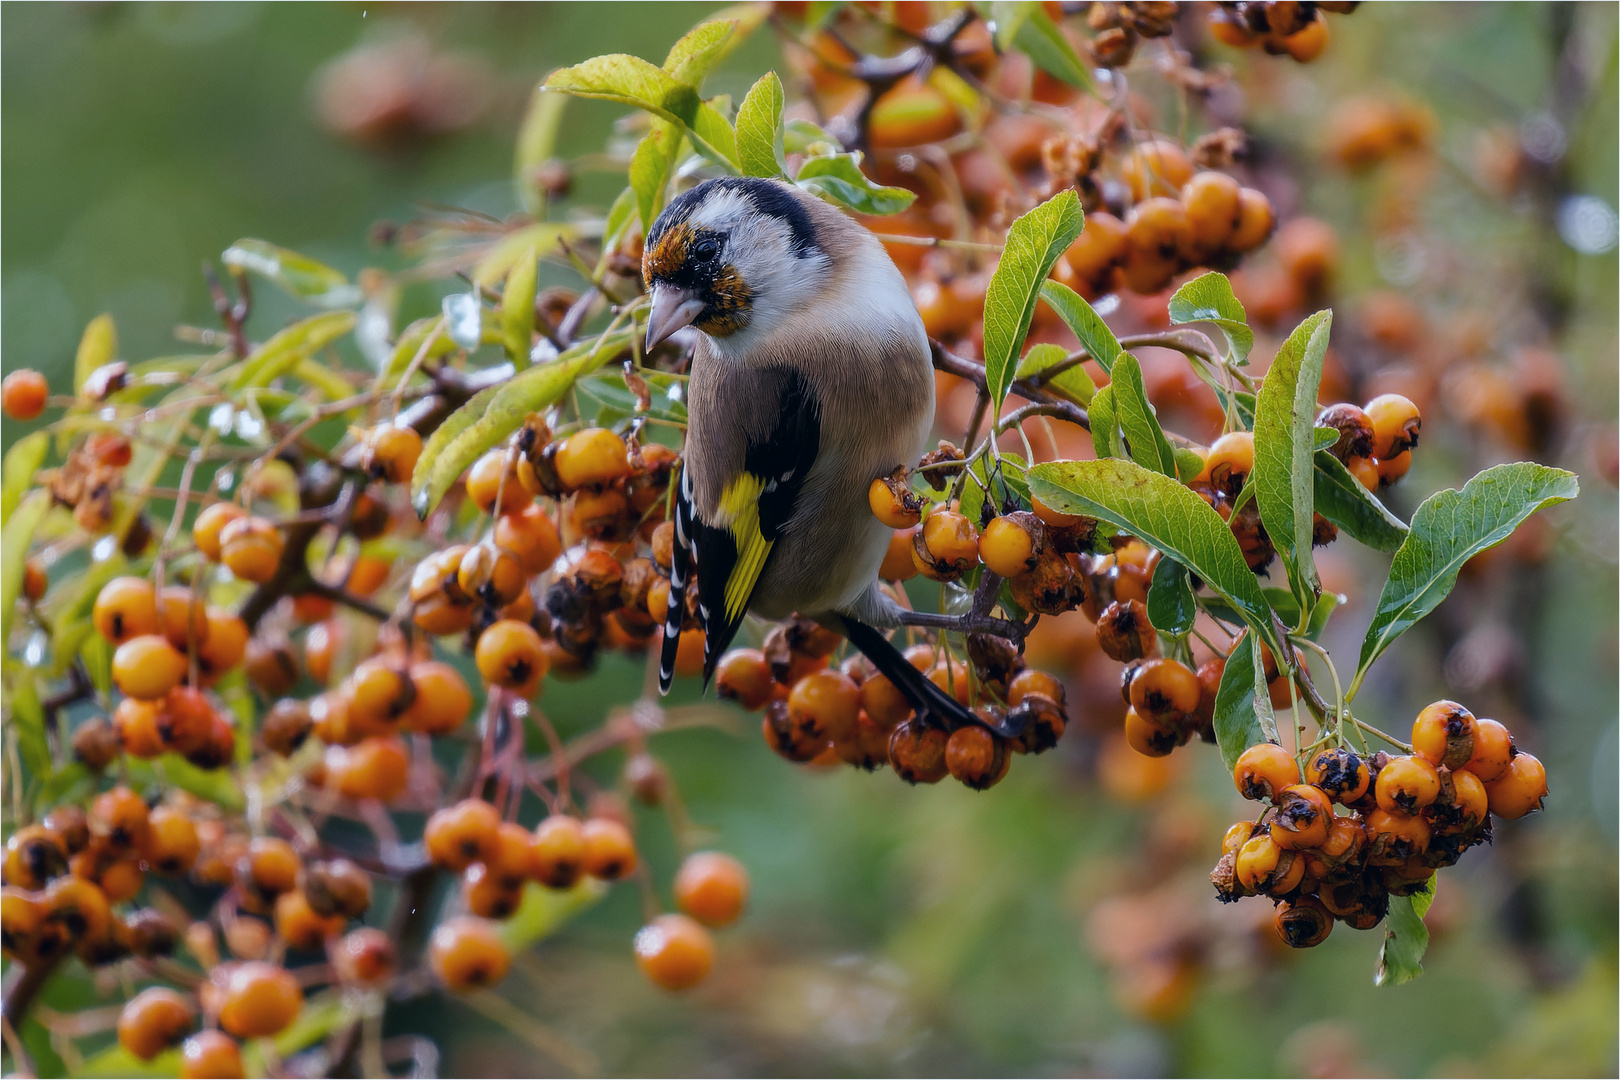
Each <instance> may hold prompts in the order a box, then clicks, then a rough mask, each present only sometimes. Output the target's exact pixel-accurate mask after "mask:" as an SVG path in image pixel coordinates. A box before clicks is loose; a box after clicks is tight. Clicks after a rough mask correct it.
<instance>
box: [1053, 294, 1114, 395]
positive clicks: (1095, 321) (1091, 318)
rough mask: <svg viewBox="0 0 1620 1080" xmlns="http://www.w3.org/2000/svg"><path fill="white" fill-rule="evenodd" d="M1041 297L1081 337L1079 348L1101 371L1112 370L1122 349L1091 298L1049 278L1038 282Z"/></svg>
mask: <svg viewBox="0 0 1620 1080" xmlns="http://www.w3.org/2000/svg"><path fill="white" fill-rule="evenodd" d="M1041 299H1042V300H1045V301H1046V303H1047V304H1048V306H1050V307H1051V309H1052V310H1053V311H1055V312H1057V313H1058V317H1059V318H1061V319H1062V320H1063V321H1064V322H1065V323H1066V324H1068V327H1069V329H1070V330H1072V331H1073V332H1074V336H1075V337H1077V338H1079V339H1080V347H1081V348H1082V349H1084V350H1086V353H1087V354H1088V355H1090V357H1091V358H1092V359H1093V360H1095V361H1097V366H1098V367H1100V368H1102V369H1103V372H1104V374H1109V373H1111V372H1112V371H1113V370H1114V360H1115V358H1116V357H1118V356H1119V354H1120V353H1121V352H1122V351H1123V350H1121V349H1120V347H1119V339H1118V338H1117V337H1115V336H1114V332H1113V331H1112V330H1110V329H1109V328H1108V324H1107V323H1105V322H1103V319H1102V316H1101V315H1098V314H1097V312H1096V309H1095V308H1093V307H1092V306H1091V303H1090V301H1088V300H1087V299H1086V298H1085V297H1083V296H1081V295H1080V294H1079V293H1077V292H1075V291H1074V290H1073V289H1071V288H1069V287H1068V286H1067V285H1065V284H1063V283H1062V282H1061V281H1054V280H1052V279H1051V278H1048V279H1047V280H1045V281H1043V282H1041Z"/></svg>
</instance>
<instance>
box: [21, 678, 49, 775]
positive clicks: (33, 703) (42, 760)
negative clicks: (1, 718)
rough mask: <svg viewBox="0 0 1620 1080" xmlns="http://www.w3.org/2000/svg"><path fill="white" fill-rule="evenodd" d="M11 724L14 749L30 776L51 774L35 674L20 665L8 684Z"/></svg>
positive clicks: (43, 714)
mask: <svg viewBox="0 0 1620 1080" xmlns="http://www.w3.org/2000/svg"><path fill="white" fill-rule="evenodd" d="M11 723H12V729H13V730H14V731H16V733H17V750H18V752H20V753H21V754H22V760H23V764H24V765H26V766H28V771H29V772H30V773H32V774H33V777H34V779H36V780H44V779H45V778H46V777H48V776H50V775H51V772H52V767H51V746H50V743H49V742H47V741H46V738H45V707H44V706H43V705H42V704H41V703H40V700H39V677H38V673H37V672H35V671H33V670H32V669H30V668H21V669H19V670H17V672H16V678H15V679H14V680H13V682H12V684H11Z"/></svg>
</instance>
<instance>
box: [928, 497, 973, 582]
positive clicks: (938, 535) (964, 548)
mask: <svg viewBox="0 0 1620 1080" xmlns="http://www.w3.org/2000/svg"><path fill="white" fill-rule="evenodd" d="M911 553H912V560H913V562H914V563H915V565H916V568H917V571H918V572H919V573H921V574H922V575H923V576H924V577H928V578H932V579H933V580H934V581H954V580H956V579H957V578H959V577H961V576H962V575H963V574H965V573H967V572H968V571H969V570H971V569H972V568H973V567H974V566H977V565H978V562H979V530H978V529H975V528H974V527H973V523H972V522H971V521H969V520H968V519H967V518H966V517H964V516H963V515H961V514H959V513H957V512H956V511H954V510H936V511H934V512H933V513H932V514H929V515H928V520H926V521H924V522H923V524H922V529H921V530H920V531H919V532H917V533H916V534H914V536H913V540H912V548H911Z"/></svg>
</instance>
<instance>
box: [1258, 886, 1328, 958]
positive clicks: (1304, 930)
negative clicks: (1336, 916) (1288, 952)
mask: <svg viewBox="0 0 1620 1080" xmlns="http://www.w3.org/2000/svg"><path fill="white" fill-rule="evenodd" d="M1272 926H1273V927H1275V928H1276V931H1277V936H1278V937H1279V938H1281V939H1282V943H1283V944H1284V945H1287V946H1288V947H1289V948H1290V949H1309V948H1311V947H1313V946H1316V945H1320V944H1322V942H1324V941H1326V940H1327V938H1328V934H1330V933H1332V932H1333V915H1332V913H1331V912H1329V911H1328V909H1327V908H1326V907H1324V906H1323V905H1322V901H1321V900H1318V899H1317V898H1316V897H1314V896H1300V897H1296V898H1295V899H1293V900H1285V901H1283V902H1282V903H1281V904H1278V905H1277V913H1276V914H1275V915H1274V916H1272Z"/></svg>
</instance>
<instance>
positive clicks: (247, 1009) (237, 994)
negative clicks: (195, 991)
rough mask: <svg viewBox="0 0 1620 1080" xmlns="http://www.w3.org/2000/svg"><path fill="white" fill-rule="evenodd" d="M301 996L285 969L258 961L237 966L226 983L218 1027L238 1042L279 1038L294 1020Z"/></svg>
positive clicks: (301, 1006) (296, 981)
mask: <svg viewBox="0 0 1620 1080" xmlns="http://www.w3.org/2000/svg"><path fill="white" fill-rule="evenodd" d="M303 1005H304V992H303V990H301V989H300V988H299V986H298V980H297V979H295V978H293V976H292V973H291V972H290V971H288V970H287V969H286V968H283V967H277V966H276V965H274V964H266V963H263V962H261V961H257V960H250V961H248V962H247V963H244V964H239V965H237V966H236V967H235V968H234V969H233V970H231V972H230V973H229V976H228V978H227V980H226V983H225V989H224V994H223V995H222V997H221V1004H220V1010H219V1023H220V1026H221V1027H223V1028H224V1029H225V1030H226V1031H228V1032H230V1033H231V1034H232V1035H235V1036H236V1037H237V1038H239V1039H253V1038H263V1037H265V1036H267V1035H278V1034H280V1033H281V1032H282V1031H285V1030H286V1028H287V1026H288V1025H289V1024H291V1023H292V1022H293V1020H295V1019H297V1017H298V1011H299V1010H300V1009H301V1008H303Z"/></svg>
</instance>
